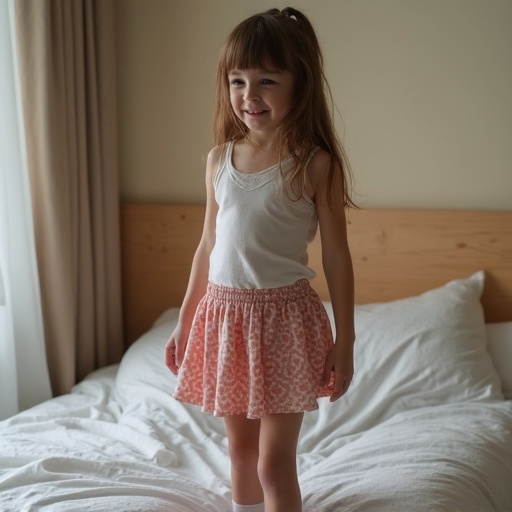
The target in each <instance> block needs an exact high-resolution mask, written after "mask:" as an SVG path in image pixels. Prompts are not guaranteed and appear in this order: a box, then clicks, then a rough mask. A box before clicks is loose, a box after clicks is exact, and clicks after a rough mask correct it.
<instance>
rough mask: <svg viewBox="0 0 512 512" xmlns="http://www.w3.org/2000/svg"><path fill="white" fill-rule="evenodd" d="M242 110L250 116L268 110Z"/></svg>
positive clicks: (264, 112)
mask: <svg viewBox="0 0 512 512" xmlns="http://www.w3.org/2000/svg"><path fill="white" fill-rule="evenodd" d="M244 112H245V113H246V114H249V115H251V116H259V115H261V114H266V113H267V112H268V110H245V111H244Z"/></svg>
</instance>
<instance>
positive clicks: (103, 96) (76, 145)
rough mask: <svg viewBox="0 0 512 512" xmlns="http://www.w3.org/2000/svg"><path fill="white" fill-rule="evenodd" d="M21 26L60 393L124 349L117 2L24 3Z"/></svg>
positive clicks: (49, 340)
mask: <svg viewBox="0 0 512 512" xmlns="http://www.w3.org/2000/svg"><path fill="white" fill-rule="evenodd" d="M15 21H16V32H17V43H18V62H19V67H20V70H19V71H20V77H21V78H20V80H21V84H20V86H21V91H22V103H23V115H24V120H25V131H26V139H27V140H26V144H27V147H28V167H29V174H30V182H31V191H32V196H33V202H34V222H35V232H36V250H37V260H38V266H39V275H40V283H41V291H42V303H43V319H44V327H45V336H46V348H47V354H48V366H49V370H50V377H51V382H52V388H53V391H54V393H56V394H61V393H65V392H67V391H69V389H70V388H71V386H72V385H73V384H74V383H75V382H76V381H77V380H80V379H81V378H83V377H84V376H85V375H86V374H87V373H89V372H90V371H92V370H94V369H96V368H98V367H101V366H104V365H106V364H110V363H114V362H117V361H118V360H119V359H120V357H121V354H122V351H123V342H122V318H121V282H120V249H119V227H118V225H119V199H118V197H119V193H118V165H117V139H116V89H115V87H116V84H115V53H114V35H113V6H112V0H16V2H15ZM27 320H28V319H27Z"/></svg>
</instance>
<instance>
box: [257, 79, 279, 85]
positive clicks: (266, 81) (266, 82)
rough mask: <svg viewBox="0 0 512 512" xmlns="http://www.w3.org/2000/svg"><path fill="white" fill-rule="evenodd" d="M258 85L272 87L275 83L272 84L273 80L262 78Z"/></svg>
mask: <svg viewBox="0 0 512 512" xmlns="http://www.w3.org/2000/svg"><path fill="white" fill-rule="evenodd" d="M260 83H261V85H272V84H275V83H276V82H274V80H270V78H263V79H262V80H261V82H260Z"/></svg>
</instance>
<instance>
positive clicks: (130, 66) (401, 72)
mask: <svg viewBox="0 0 512 512" xmlns="http://www.w3.org/2000/svg"><path fill="white" fill-rule="evenodd" d="M291 4H292V5H293V6H294V7H297V8H299V9H302V10H303V11H304V12H305V13H306V14H307V15H308V16H309V17H310V19H311V20H312V22H313V24H314V26H315V28H316V29H317V33H318V35H319V38H320V40H321V44H322V45H323V49H324V53H325V58H326V64H327V74H328V77H329V79H330V83H331V87H332V90H333V94H334V98H335V101H336V103H337V106H338V108H339V110H340V111H341V114H342V118H343V122H341V121H340V120H338V126H339V129H340V134H341V135H342V139H343V141H344V143H345V146H346V149H347V151H348V153H349V156H350V159H351V162H352V166H353V168H354V173H355V176H356V187H357V191H358V192H359V193H360V194H361V196H362V197H360V198H359V199H357V198H356V199H357V200H358V201H359V203H360V204H361V205H362V206H365V207H404V208H405V207H419V208H423V207H425V208H429V207H431V208H456V209H463V208H477V209H512V1H510V0H428V1H427V0H315V1H314V0H310V1H304V0H295V1H294V2H291ZM286 5H288V2H282V1H275V2H269V1H263V0H259V1H258V0H215V1H212V0H116V4H115V6H116V16H117V27H116V28H117V34H116V37H117V41H118V74H119V112H120V115H119V126H120V161H121V176H122V178H121V179H122V183H121V193H122V198H123V199H125V200H136V201H154V202H160V201H166V202H167V201H172V202H180V203H187V202H193V203H198V202H203V201H204V185H203V183H204V180H203V173H204V170H203V167H204V158H205V155H206V154H207V153H208V150H209V148H210V146H211V111H212V98H213V82H214V74H215V65H216V59H217V55H218V51H219V48H220V46H221V44H222V41H223V39H224V38H225V36H226V35H227V33H228V32H229V31H230V30H231V29H232V28H233V27H234V26H235V25H236V23H238V22H239V21H240V20H242V19H243V18H244V17H246V16H248V15H250V14H252V13H254V12H258V11H261V10H265V9H267V8H269V7H274V6H277V7H281V8H282V7H285V6H286Z"/></svg>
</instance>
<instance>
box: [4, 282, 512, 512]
mask: <svg viewBox="0 0 512 512" xmlns="http://www.w3.org/2000/svg"><path fill="white" fill-rule="evenodd" d="M479 279H481V276H480V278H479ZM447 286H449V287H448V288H446V287H443V288H442V289H438V290H435V291H433V292H429V293H430V294H431V295H430V296H429V295H428V294H426V298H425V295H424V296H420V297H419V298H413V299H407V300H406V303H405V304H404V303H403V302H400V301H397V302H395V303H388V304H386V305H384V304H381V305H373V306H365V307H360V308H358V312H357V317H356V326H357V332H358V342H357V343H358V345H357V346H358V349H357V351H356V372H357V373H356V378H355V379H354V383H353V387H352V388H351V390H350V391H349V394H347V395H346V397H345V398H344V399H342V402H336V403H334V404H330V403H329V402H328V401H327V400H325V399H323V400H320V408H319V410H318V411H316V412H313V413H307V414H306V416H305V420H304V425H303V429H302V434H301V441H300V446H299V453H298V460H299V475H300V482H301V488H302V493H303V501H304V511H305V512H308V511H309V512H313V511H314V512H322V511H325V512H327V511H347V512H352V511H364V512H373V511H376V512H377V511H378V512H412V511H422V512H423V511H424V512H436V511H439V512H444V511H446V512H455V511H461V512H462V511H464V512H466V511H478V512H487V511H489V512H491V511H499V512H507V511H512V401H511V400H506V399H504V396H503V389H502V387H501V382H500V379H499V377H498V375H497V373H496V371H495V370H494V366H493V364H492V361H491V359H490V357H489V356H488V352H487V350H486V339H485V327H483V336H484V339H483V340H482V339H478V336H479V334H478V333H480V335H481V334H482V328H481V326H480V323H481V322H482V318H481V316H480V317H478V314H477V315H476V316H477V320H478V321H476V320H475V318H474V317H475V311H476V310H475V309H474V307H475V304H474V300H473V298H472V295H471V294H473V295H474V296H475V297H477V298H478V297H479V291H478V290H479V281H478V279H477V278H475V277H473V278H471V279H470V280H465V281H463V282H457V283H456V284H455V285H453V284H450V285H447ZM450 286H451V287H450ZM432 294H433V295H432ZM447 297H448V298H447ZM411 301H412V302H413V303H411ZM450 301H451V302H450ZM452 303H453V304H452ZM431 304H435V307H436V308H440V309H442V310H443V311H444V313H439V312H437V313H436V315H437V319H436V321H435V322H434V321H432V320H431V319H430V320H429V319H428V318H430V317H431V315H430V314H431V313H432V311H431V310H430V309H429V308H430V307H431ZM452 306H453V307H452ZM469 306H471V307H469ZM454 308H455V309H454ZM468 308H469V309H468ZM462 310H464V311H462ZM415 311H419V314H417V315H416V314H415ZM455 311H456V313H455ZM176 314H177V312H176V311H175V310H171V311H169V312H167V313H166V314H165V315H164V316H163V317H162V318H161V319H160V320H159V321H158V322H157V324H156V326H155V327H154V328H153V329H152V330H151V331H150V332H148V333H147V334H146V335H145V336H143V337H142V338H141V339H140V340H139V341H138V342H137V343H135V344H134V345H133V346H132V347H131V348H130V350H129V351H128V352H127V354H126V355H125V357H124V359H123V361H122V362H121V364H120V365H119V366H114V367H110V368H105V369H103V370H100V371H98V372H95V373H94V374H92V375H91V376H89V378H87V379H86V380H84V381H83V382H82V383H80V384H78V385H77V386H76V387H75V388H74V390H73V392H72V393H71V394H69V395H66V396H62V397H58V398H55V399H53V400H50V401H49V402H46V403H44V404H41V405H39V406H37V407H35V408H33V409H30V410H28V411H25V412H23V413H20V414H18V415H17V416H14V417H13V418H11V419H9V420H6V421H4V422H2V423H0V511H2V512H7V511H13V512H14V511H15V512H28V511H52V512H53V511H66V512H68V511H69V512H71V511H73V512H78V511H98V512H109V511H116V512H135V511H140V512H151V511H155V512H156V511H175V512H180V511H193V512H202V511H209V512H212V511H221V512H224V511H226V512H227V511H229V510H230V504H231V497H230V492H229V460H228V457H227V441H226V437H225V433H224V428H223V422H222V420H221V419H219V418H215V417H212V416H209V415H205V414H203V413H202V412H201V411H200V409H199V408H198V407H195V406H189V405H186V404H181V403H179V402H176V401H175V400H173V399H172V398H171V396H170V395H171V392H172V389H173V385H174V381H173V377H172V375H171V374H170V373H169V372H168V370H167V369H166V368H165V366H164V365H163V362H162V354H163V346H164V344H165V341H166V340H167V337H168V335H169V332H170V330H172V326H173V325H174V324H175V321H176ZM394 314H399V316H400V323H401V326H400V333H401V334H400V335H399V336H398V335H396V330H395V328H396V326H395V325H387V323H388V322H390V323H391V324H396V318H395V317H394V316H393V315H394ZM461 315H462V316H464V319H461ZM445 316H448V317H450V318H451V319H452V320H450V321H448V320H446V318H445ZM418 318H427V320H421V321H419V320H418ZM383 322H384V323H383ZM446 322H448V323H446ZM420 324H421V325H420ZM427 324H429V325H427ZM386 326H387V327H386ZM432 326H436V327H435V328H434V327H432ZM437 326H442V332H443V335H442V336H440V335H439V333H437V334H436V332H437ZM420 327H421V328H420ZM384 330H388V331H389V333H387V332H384ZM459 331H460V332H461V333H462V334H461V336H460V337H459V338H460V339H459V338H457V336H458V333H459ZM447 336H448V337H447ZM437 338H440V341H438V339H437ZM454 346H455V348H454ZM450 354H452V355H451V356H450ZM450 357H451V358H450ZM386 376H387V377H386ZM283 512H286V511H283Z"/></svg>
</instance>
